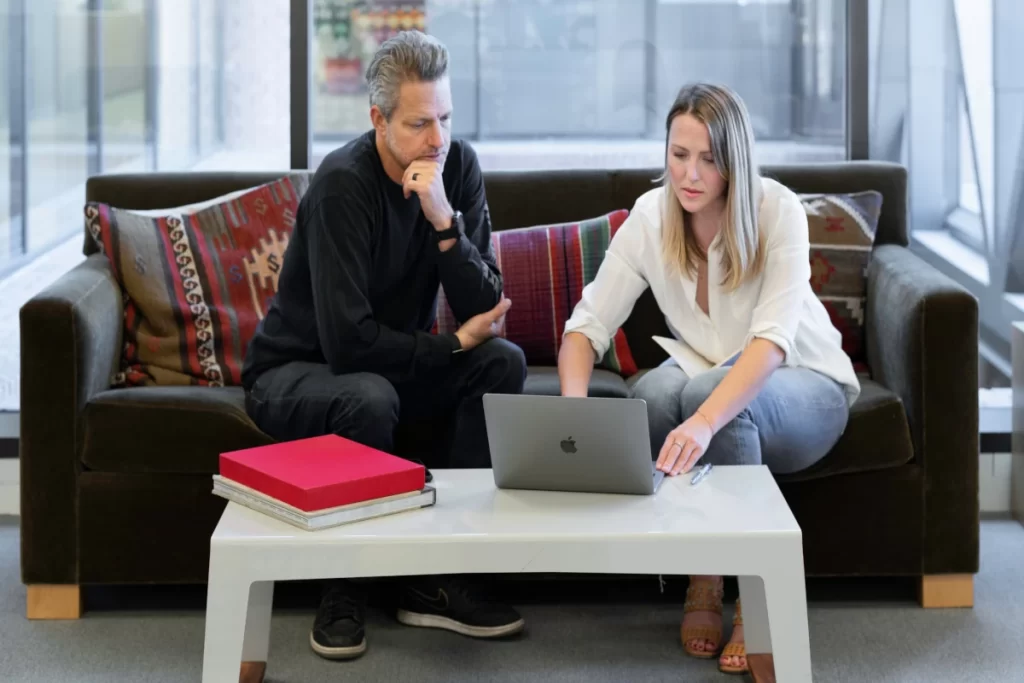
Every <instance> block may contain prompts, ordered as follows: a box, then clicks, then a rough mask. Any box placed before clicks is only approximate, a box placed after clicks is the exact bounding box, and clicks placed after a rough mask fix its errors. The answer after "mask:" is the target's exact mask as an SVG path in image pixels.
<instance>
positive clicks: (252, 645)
mask: <svg viewBox="0 0 1024 683" xmlns="http://www.w3.org/2000/svg"><path fill="white" fill-rule="evenodd" d="M273 603H274V582H273V581H256V582H254V583H253V584H252V586H251V587H250V588H249V613H248V615H247V616H246V618H245V637H244V639H243V641H242V668H243V669H246V668H248V669H249V670H250V672H251V673H249V674H248V676H249V680H246V677H245V676H246V674H243V675H242V677H241V683H259V682H260V681H262V680H263V670H264V669H266V666H267V655H268V654H269V652H270V613H271V608H272V607H273ZM257 670H258V671H259V677H256V671H257Z"/></svg>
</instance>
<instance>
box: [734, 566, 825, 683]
mask: <svg viewBox="0 0 1024 683" xmlns="http://www.w3.org/2000/svg"><path fill="white" fill-rule="evenodd" d="M800 559H801V562H802V557H801V558H800ZM739 584H740V597H741V598H742V600H743V637H744V641H745V642H746V649H747V655H748V660H749V663H750V668H751V674H752V675H753V677H754V680H755V681H756V682H757V683H762V681H776V680H778V681H793V683H810V681H811V645H810V638H809V634H808V629H807V593H806V587H805V586H804V574H803V567H802V566H797V567H794V568H793V569H791V570H789V571H780V572H778V573H774V574H771V575H768V576H766V577H765V578H764V579H763V580H762V579H761V577H757V576H741V577H739Z"/></svg>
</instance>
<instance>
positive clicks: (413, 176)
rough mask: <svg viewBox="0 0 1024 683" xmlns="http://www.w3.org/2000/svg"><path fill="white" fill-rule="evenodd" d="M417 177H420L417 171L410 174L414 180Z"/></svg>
mask: <svg viewBox="0 0 1024 683" xmlns="http://www.w3.org/2000/svg"><path fill="white" fill-rule="evenodd" d="M419 177H420V174H419V173H413V174H412V179H413V180H416V179H417V178H419Z"/></svg>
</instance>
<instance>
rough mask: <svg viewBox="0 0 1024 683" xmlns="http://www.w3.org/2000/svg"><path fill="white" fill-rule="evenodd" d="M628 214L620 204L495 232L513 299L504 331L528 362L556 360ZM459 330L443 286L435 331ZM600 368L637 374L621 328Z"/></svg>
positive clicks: (507, 288)
mask: <svg viewBox="0 0 1024 683" xmlns="http://www.w3.org/2000/svg"><path fill="white" fill-rule="evenodd" d="M628 215H629V211H628V210H626V209H620V210H618V211H613V212H612V213H609V214H607V215H604V216H600V217H597V218H592V219H589V220H584V221H581V222H579V223H563V224H558V225H542V226H534V227H529V228H519V229H516V230H503V231H499V232H494V233H492V235H491V243H492V246H493V247H494V252H495V255H496V257H497V260H498V267H499V268H500V270H501V273H502V276H503V279H504V286H505V296H507V297H508V298H509V299H511V300H512V308H511V309H510V310H509V312H508V315H507V316H506V319H505V331H504V336H505V338H506V339H508V340H509V341H511V342H513V343H515V344H516V345H518V346H519V347H520V348H521V349H522V350H523V353H524V354H525V355H526V360H527V363H529V364H530V365H541V366H544V365H546V366H552V365H557V363H558V350H559V348H560V347H561V343H562V332H563V331H564V329H565V323H566V321H567V320H568V319H569V316H570V315H572V311H573V308H575V306H576V304H577V303H578V302H579V300H580V298H582V296H583V288H584V287H586V286H587V285H588V284H589V283H590V282H591V281H592V280H593V279H594V277H595V276H596V275H597V270H598V268H599V267H600V265H601V261H602V260H603V259H604V256H605V251H606V250H607V249H608V243H609V242H610V241H611V238H612V236H613V235H614V234H615V233H616V231H618V229H619V227H620V226H621V225H622V223H623V222H624V221H625V220H626V217H627V216H628ZM456 329H458V322H457V321H456V320H455V317H454V316H453V315H452V312H451V309H450V308H449V307H448V302H447V300H446V299H445V296H444V288H441V290H440V292H439V293H438V298H437V323H436V324H435V330H436V331H437V332H440V333H445V332H454V331H455V330H456ZM597 367H599V368H603V369H606V370H611V371H612V372H616V373H618V374H620V375H623V376H625V377H628V376H630V375H634V374H636V372H637V367H636V362H635V361H634V360H633V355H632V353H631V352H630V350H629V342H628V340H627V339H626V335H625V333H624V332H623V331H622V330H621V329H620V330H616V332H615V335H614V337H613V340H612V344H611V346H610V347H609V349H608V352H607V353H606V354H605V356H604V358H602V359H601V360H600V361H599V362H598V363H597Z"/></svg>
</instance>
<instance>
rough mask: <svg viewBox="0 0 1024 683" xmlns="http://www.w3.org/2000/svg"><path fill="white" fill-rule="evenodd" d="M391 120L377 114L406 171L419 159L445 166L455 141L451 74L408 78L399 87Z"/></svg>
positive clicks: (377, 124) (394, 155)
mask: <svg viewBox="0 0 1024 683" xmlns="http://www.w3.org/2000/svg"><path fill="white" fill-rule="evenodd" d="M398 92H399V96H398V106H396V107H395V110H394V111H393V112H392V113H391V120H390V121H387V120H385V119H384V117H383V116H374V117H373V119H374V126H375V127H376V128H377V131H378V133H383V137H384V140H385V143H386V145H387V149H388V152H389V153H390V154H391V156H392V158H393V159H394V161H395V162H396V163H397V164H398V165H399V166H400V167H401V168H402V170H403V171H404V170H405V169H406V168H408V167H409V164H411V163H412V162H414V161H416V160H425V161H436V162H437V163H438V164H440V165H441V167H442V168H443V167H444V162H445V159H446V158H447V157H448V148H449V146H450V145H451V141H452V124H451V121H452V91H451V85H450V84H449V82H448V78H447V77H444V78H442V79H440V80H437V81H432V82H412V81H407V82H405V83H403V84H402V85H401V89H400V90H399V91H398Z"/></svg>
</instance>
